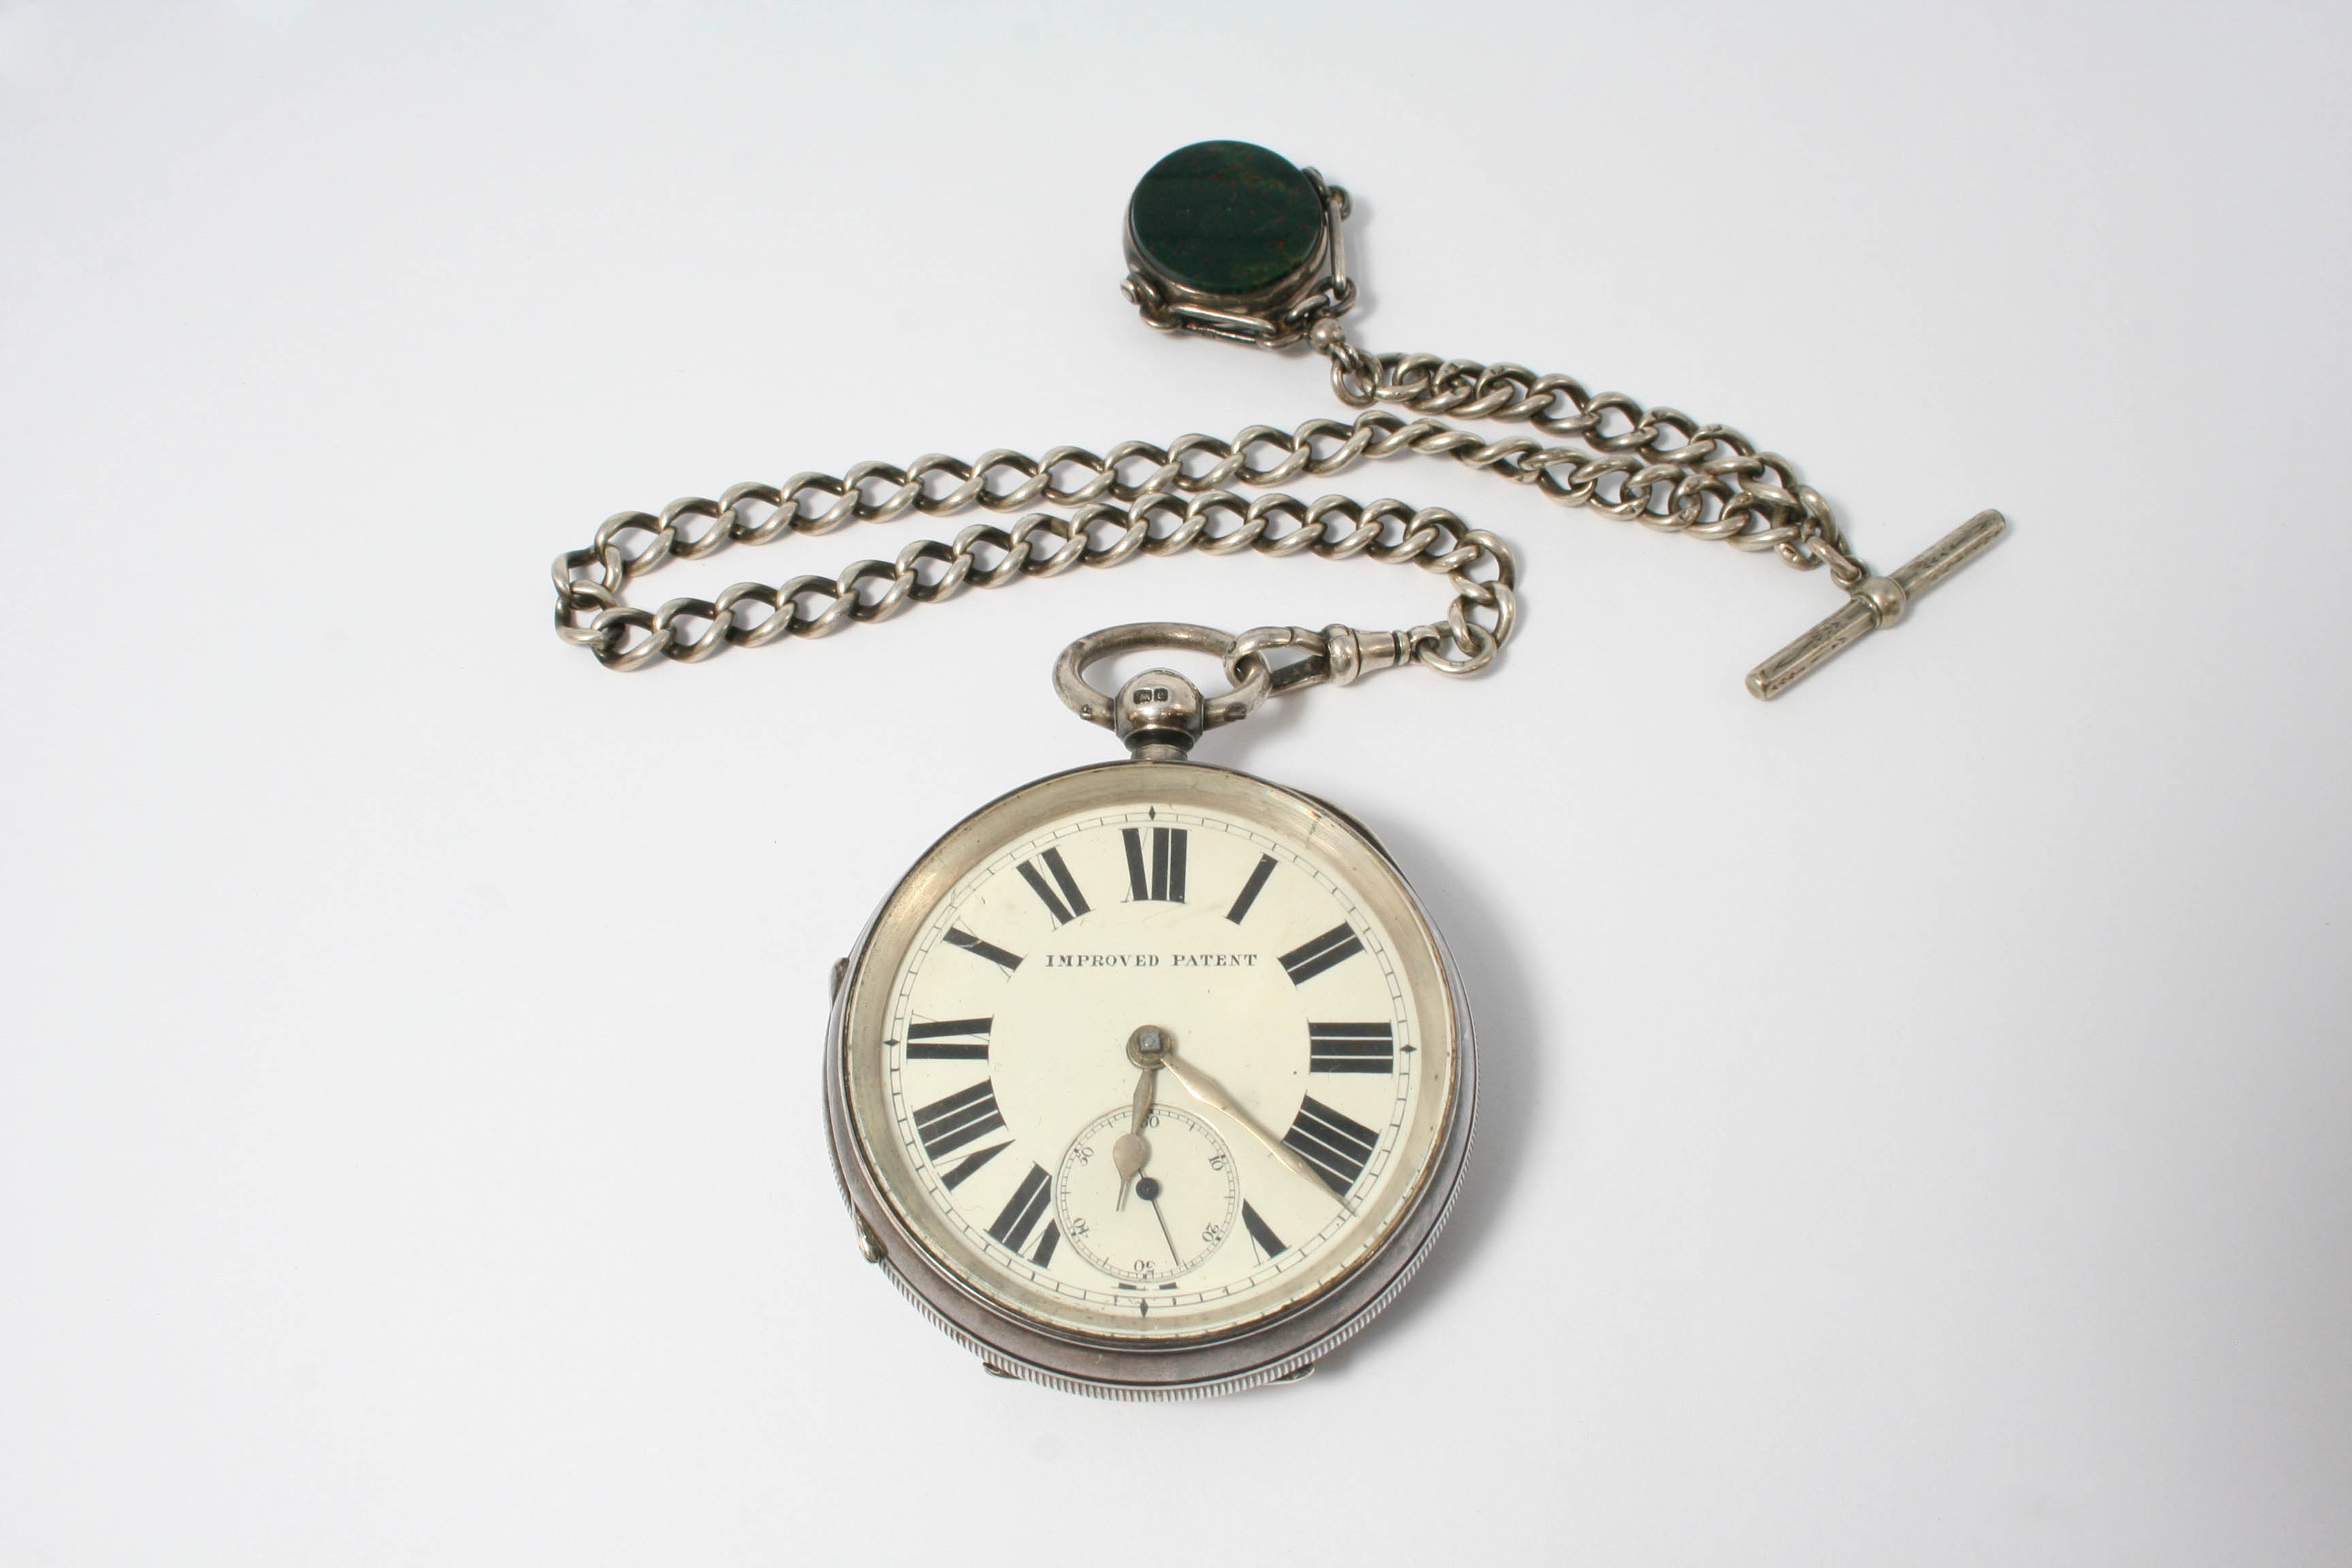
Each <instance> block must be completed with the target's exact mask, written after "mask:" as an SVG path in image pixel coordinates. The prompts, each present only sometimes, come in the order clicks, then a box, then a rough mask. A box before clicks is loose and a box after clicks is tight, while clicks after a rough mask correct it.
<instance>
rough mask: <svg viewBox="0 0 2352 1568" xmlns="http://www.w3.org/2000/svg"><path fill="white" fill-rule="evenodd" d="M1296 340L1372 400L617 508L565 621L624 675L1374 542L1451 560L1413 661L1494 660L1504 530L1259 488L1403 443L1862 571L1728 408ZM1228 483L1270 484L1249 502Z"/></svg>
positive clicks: (560, 591)
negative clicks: (774, 548)
mask: <svg viewBox="0 0 2352 1568" xmlns="http://www.w3.org/2000/svg"><path fill="white" fill-rule="evenodd" d="M1307 335H1308V336H1309V337H1310V338H1311V339H1312V341H1313V342H1314V345H1315V347H1316V348H1317V349H1318V351H1319V352H1321V353H1324V354H1326V355H1328V357H1329V359H1330V361H1331V384H1332V389H1333V390H1334V391H1335V392H1336V393H1338V394H1339V397H1340V399H1341V401H1343V402H1345V403H1347V404H1348V405H1350V406H1352V407H1356V408H1360V409H1361V410H1363V412H1361V413H1359V414H1358V415H1357V416H1356V417H1355V418H1354V420H1353V421H1352V422H1348V423H1342V422H1340V421H1339V420H1336V419H1319V418H1318V419H1309V420H1307V422H1306V423H1305V424H1303V425H1300V426H1297V428H1296V429H1294V430H1288V431H1285V430H1281V429H1277V428H1276V427H1275V426H1270V425H1253V426H1249V427H1248V428H1247V429H1245V430H1244V431H1242V432H1241V433H1240V434H1239V435H1237V436H1236V437H1234V439H1233V440H1232V441H1230V442H1227V441H1221V440H1218V439H1216V438H1215V437H1210V436H1200V435H1194V436H1184V437H1179V438H1178V439H1176V440H1175V441H1173V442H1171V443H1170V444H1169V445H1168V446H1167V447H1156V446H1153V445H1151V444H1150V443H1149V442H1143V441H1128V442H1122V443H1121V444H1119V445H1118V446H1117V447H1112V448H1111V449H1110V451H1109V452H1108V454H1106V455H1102V456H1097V455H1096V454H1095V453H1093V452H1090V451H1087V449H1085V448H1083V447H1054V448H1053V449H1052V450H1050V451H1048V452H1046V453H1045V455H1044V456H1043V457H1042V458H1031V457H1027V456H1024V454H1022V453H1019V452H1014V451H1008V450H1003V449H999V450H996V451H991V452H986V453H983V454H982V456H981V457H980V458H979V459H978V460H977V461H976V462H965V461H963V460H961V459H960V458H952V457H948V456H945V455H942V454H940V453H932V454H929V455H928V456H926V457H922V458H917V459H916V460H915V461H914V462H913V463H911V464H908V466H907V467H905V468H896V467H893V466H891V465H890V464H887V463H860V464H858V465H857V466H856V467H855V468H851V469H849V470H848V471H847V472H846V473H845V474H843V475H840V476H838V477H835V476H834V475H831V474H823V473H802V474H795V475H794V476H793V478H792V479H790V480H788V481H786V482H785V483H784V484H782V485H781V486H778V485H765V484H742V485H737V486H736V487H735V488H734V489H730V490H729V491H727V492H726V494H724V495H723V496H720V497H719V499H718V500H709V499H708V498H705V497H701V496H688V497H685V498H683V499H681V500H674V501H672V502H670V504H669V505H667V507H664V508H663V509H662V510H660V511H659V512H644V511H624V512H616V513H614V515H613V516H611V517H609V518H607V519H605V520H604V525H603V526H602V527H600V528H598V529H597V531H596V534H595V538H594V540H593V542H591V543H590V544H588V545H587V546H586V547H585V548H583V549H579V550H572V551H567V552H564V553H562V554H561V555H559V556H557V557H556V558H555V563H554V580H555V629H556V632H557V634H558V635H559V636H561V637H563V638H564V640H565V641H567V642H572V643H577V644H580V645H582V646H583V647H587V648H588V649H589V650H590V651H591V652H593V654H594V655H595V656H596V658H598V659H599V660H601V661H602V662H603V663H604V665H605V666H606V667H607V668H613V669H638V668H644V667H645V666H646V665H647V664H650V663H652V662H654V661H655V660H656V659H663V658H667V659H674V660H677V661H678V662H680V663H685V664H698V663H700V662H701V661H703V660H704V659H708V658H716V657H717V656H718V655H719V654H721V653H723V652H725V651H726V650H727V649H729V648H730V647H761V646H763V645H765V644H767V643H772V642H775V641H777V640H779V639H780V638H782V637H824V636H825V635H827V634H828V633H831V632H835V631H838V630H839V629H841V627H842V626H844V625H845V624H847V623H849V622H852V621H858V622H864V621H878V620H884V619H887V618H888V617H889V616H894V615H896V614H898V613H899V612H900V611H901V610H904V609H905V608H907V607H908V605H917V604H921V605H927V604H931V603H935V602H937V601H939V600H942V599H950V598H953V597H954V596H955V595H958V594H961V593H962V592H963V591H964V590H965V589H966V588H971V587H982V588H995V587H1002V586H1003V585H1005V584H1009V583H1013V582H1017V581H1019V580H1021V579H1023V578H1026V577H1053V576H1058V575H1060V574H1062V573H1065V572H1067V571H1070V570H1072V569H1074V568H1076V567H1078V566H1097V567H1100V566H1116V565H1118V564H1120V563H1123V562H1126V561H1129V560H1131V559H1133V558H1134V557H1135V556H1137V555H1138V554H1145V555H1176V554H1181V553H1182V552H1185V551H1188V550H1196V549H1197V550H1202V551H1205V552H1209V553H1211V554H1216V555H1223V554H1232V553H1234V552H1240V551H1244V550H1254V551H1257V552H1263V553H1265V554H1268V555H1294V554H1297V553H1299V552H1310V553H1313V554H1315V555H1318V556H1321V557H1323V558H1324V559H1326V560H1333V561H1339V560H1346V559H1349V557H1352V556H1356V555H1370V556H1371V557H1372V558H1373V559H1374V560H1377V561H1384V562H1390V563H1412V564H1414V565H1417V566H1420V567H1422V568H1423V569H1424V570H1426V571H1430V572H1433V573H1437V574H1442V575H1443V576H1444V578H1445V580H1446V584H1447V585H1448V586H1449V587H1450V588H1451V589H1452V590H1453V594H1454V597H1453V599H1452V601H1451V603H1450V604H1449V605H1448V606H1447V609H1446V613H1445V616H1444V619H1443V620H1442V621H1437V622H1432V623H1430V624H1428V625H1424V626H1415V627H1412V628H1411V629H1410V630H1407V631H1403V632H1400V633H1396V634H1393V635H1394V636H1395V637H1399V638H1401V639H1402V643H1403V646H1404V647H1409V649H1410V657H1411V658H1412V660H1413V662H1415V663H1418V664H1420V665H1422V666H1423V668H1430V669H1434V670H1437V671H1439V672H1440V673H1443V674H1448V675H1468V674H1472V673H1475V671H1477V670H1480V669H1483V668H1486V666H1487V665H1488V664H1489V663H1491V662H1492V661H1493V659H1494V658H1495V655H1496V653H1497V652H1498V651H1500V649H1501V647H1502V646H1503V644H1504V643H1505V642H1506V641H1507V640H1508V638H1509V637H1510V635H1511V632H1512V630H1513V628H1514V626H1515V625H1516V623H1517V599H1516V597H1515V595H1514V585H1515V583H1516V577H1517V574H1516V569H1515V565H1514V562H1513V558H1512V554H1511V552H1510V550H1509V548H1508V547H1507V546H1506V545H1505V544H1504V543H1503V542H1501V541H1500V540H1498V539H1496V537H1495V536H1494V535H1493V534H1490V533H1488V532H1486V531H1484V530H1481V529H1473V528H1469V527H1467V526H1465V524H1464V523H1463V521H1462V520H1461V519H1460V518H1458V517H1456V516H1455V515H1454V513H1452V512H1450V511H1448V510H1444V508H1442V507H1423V508H1414V507H1412V506H1409V505H1407V504H1406V503H1405V502H1403V501H1399V500H1375V501H1371V502H1369V503H1361V502H1358V501H1355V500H1349V498H1347V497H1345V496H1338V495H1327V496H1324V497H1322V498H1321V499H1319V500H1313V501H1305V500H1299V499H1298V498H1297V497H1295V496H1292V495H1289V494H1286V493H1284V492H1281V491H1278V490H1271V487H1273V486H1276V485H1282V484H1287V483H1290V482H1292V481H1294V480H1296V479H1300V478H1302V477H1313V478H1318V479H1320V478H1324V477H1327V476H1329V475H1332V474H1337V473H1339V472H1342V471H1344V470H1346V469H1348V468H1353V467H1355V466H1356V465H1357V464H1359V463H1362V462H1367V461H1370V460H1374V459H1378V458H1394V457H1402V456H1406V455H1410V454H1422V455H1427V456H1433V457H1435V456H1444V457H1451V458H1454V460H1455V461H1456V462H1459V463H1462V464H1463V465H1465V467H1468V468H1479V469H1485V470H1487V471H1490V472H1494V473H1497V474H1500V475H1502V476H1503V477H1504V478H1506V479H1512V480H1515V481H1517V482H1518V483H1520V484H1524V485H1532V486H1534V487H1535V488H1536V489H1539V490H1541V491H1542V492H1543V493H1544V494H1545V495H1547V496H1549V497H1550V498H1551V499H1552V500H1556V501H1558V502H1559V503H1560V504H1561V505H1563V506H1580V507H1587V508H1590V509H1591V510H1595V511H1598V512H1601V513H1602V514H1603V515H1606V516H1609V517H1614V518H1620V519H1628V520H1632V521H1639V522H1642V523H1643V524H1644V525H1645V526H1647V527H1650V528H1654V529H1657V530H1660V531H1666V532H1676V533H1686V534H1689V535H1691V536H1693V537H1695V538H1699V539H1719V540H1722V541H1723V542H1726V543H1727V544H1729V545H1730V546H1732V548H1734V549H1736V550H1742V551H1759V552H1760V551H1767V550H1769V551H1771V552H1775V553H1776V554H1778V555H1779V556H1780V558H1781V559H1782V560H1783V561H1785V562H1787V563H1789V564H1790V565H1791V566H1794V567H1798V568H1800V569H1802V570H1811V569H1812V568H1814V567H1817V566H1822V565H1827V566H1828V567H1829V568H1830V572H1831V574H1832V576H1833V577H1835V578H1836V579H1837V581H1838V582H1839V584H1841V585H1843V586H1848V587H1851V586H1852V585H1853V584H1854V583H1856V582H1859V581H1860V580H1861V579H1862V577H1863V576H1864V574H1865V570H1866V569H1865V568H1864V566H1863V565H1862V564H1861V563H1859V562H1858V561H1856V560H1854V559H1853V555H1852V554H1851V552H1849V550H1848V548H1847V546H1846V543H1845V540H1844V537H1843V534H1842V533H1841V532H1840V531H1839V530H1838V527H1837V523H1836V521H1835V520H1834V518H1833V517H1832V514H1831V511H1830V509H1829V506H1828V503H1826V502H1825V501H1823V500H1822V498H1821V496H1820V495H1819V494H1818V493H1817V492H1816V491H1814V490H1813V489H1811V487H1810V486H1808V485H1806V484H1804V483H1802V482H1801V480H1800V479H1798V477H1797V474H1796V470H1795V468H1793V467H1792V466H1791V465H1790V463H1789V462H1788V461H1787V460H1786V459H1784V458H1779V457H1777V456H1775V455H1773V454H1771V453H1769V452H1760V451H1759V450H1757V449H1756V447H1755V446H1754V444H1753V443H1751V442H1749V441H1748V439H1747V437H1743V436H1741V435H1740V434H1739V433H1738V432H1737V431H1735V430H1732V429H1730V428H1728V427H1727V426H1721V425H1701V424H1699V423H1697V422H1696V421H1695V420H1693V419H1691V418H1690V417H1689V416H1686V415H1684V414H1681V413H1679V412H1677V411H1676V410H1674V409H1671V408H1663V407H1661V408H1650V409H1644V408H1643V407H1642V405H1639V404H1638V403H1635V402H1634V401H1633V399H1632V398H1630V397H1627V396H1624V395H1622V394H1620V393H1601V394H1599V395H1594V394H1591V393H1588V392H1586V391H1585V389H1584V388H1583V386H1582V385H1580V384H1579V383H1577V382H1576V381H1575V380H1573V379H1572V378H1570V377H1568V376H1564V375H1540V376H1539V375H1537V374H1534V373H1533V372H1531V371H1528V370H1526V369H1524V368H1522V367H1520V366H1518V365H1514V364H1495V365H1484V364H1479V363H1474V362H1472V361H1468V360H1440V359H1437V358H1435V357H1434V356H1432V355H1427V354H1380V355H1377V356H1375V355H1371V354H1367V353H1364V352H1363V351H1362V350H1360V349H1359V348H1357V347H1356V346H1355V345H1354V344H1352V343H1350V342H1349V341H1348V340H1347V337H1346V334H1345V333H1344V332H1343V331H1340V329H1339V322H1338V321H1336V320H1333V319H1332V318H1331V317H1330V316H1328V315H1326V316H1321V317H1319V318H1318V319H1317V320H1316V321H1313V322H1312V324H1311V328H1310V329H1309V331H1308V333H1307ZM1380 404H1396V405H1402V407H1404V408H1406V409H1409V410H1411V411H1412V413H1413V414H1415V415H1416V416H1419V417H1415V418H1411V419H1408V418H1405V417H1403V416H1401V415H1399V414H1397V413H1395V412H1392V411H1391V410H1390V409H1388V408H1385V407H1380V406H1375V405H1380ZM1439 414H1444V415H1449V416H1454V417H1456V418H1462V419H1493V420H1498V421H1502V422H1505V423H1520V424H1528V425H1532V426H1534V427H1535V428H1536V429H1537V430H1538V431H1540V432H1542V433H1543V434H1544V435H1545V436H1548V437H1554V438H1555V439H1554V442H1553V443H1551V444H1547V443H1546V442H1544V441H1539V440H1537V439H1535V438H1534V437H1526V436H1520V437H1507V438H1505V439H1503V440H1499V441H1486V440H1485V439H1483V438H1481V437H1478V436H1477V435H1475V434H1473V433H1472V432H1470V431H1467V430H1463V429H1459V428H1457V427H1455V426H1452V425H1449V424H1446V423H1444V422H1443V421H1441V420H1439V419H1436V418H1434V417H1431V416H1433V415H1439ZM1563 442H1572V443H1576V444H1575V445H1567V444H1560V443H1563ZM1235 486H1240V487H1244V488H1247V489H1267V490H1270V492H1271V493H1267V494H1263V495H1259V496H1257V497H1255V499H1251V500H1244V498H1242V497H1240V496H1238V495H1236V494H1234V490H1233V488H1232V487H1235ZM1041 503H1042V504H1043V505H1045V506H1049V507H1055V508H1061V509H1064V510H1063V511H1062V512H1061V513H1056V512H1051V511H1039V510H1030V511H1026V512H1025V513H1024V515H1023V516H1022V517H1021V518H1020V519H1019V520H1018V521H1014V522H1013V523H1012V524H1010V525H1009V526H1006V527H998V526H996V525H994V524H992V523H987V522H975V523H973V524H971V525H970V526H968V527H966V528H965V529H963V530H962V531H961V532H959V533H958V534H957V535H956V536H955V538H954V540H953V541H952V542H949V541H943V540H937V539H926V540H919V541H917V542H914V543H911V544H909V545H908V546H907V547H906V548H905V549H903V550H901V551H900V552H898V555H897V557H896V558H895V559H894V560H890V561H873V560H868V561H859V562H856V563H852V564H851V565H849V566H848V567H847V568H845V570H843V571H842V572H841V573H840V574H837V575H835V576H833V577H818V576H802V577H794V578H793V579H791V580H790V581H788V582H785V583H782V584H777V585H774V586H770V585H768V584H760V583H738V584H734V585H732V586H731V587H729V588H727V589H726V590H724V591H723V592H721V593H720V594H719V595H718V596H717V597H716V598H712V599H698V598H677V599H672V600H670V601H669V602H668V603H667V604H665V605H662V606H661V607H660V608H659V609H653V610H649V609H645V608H642V607H638V606H634V605H630V604H629V603H628V602H627V600H626V598H625V590H626V588H627V585H628V584H629V583H630V582H631V581H632V580H633V579H635V578H637V577H642V576H644V575H646V574H648V573H650V572H654V571H656V570H657V569H659V568H660V567H662V566H663V565H666V564H667V563H668V562H670V561H671V560H673V559H677V560H688V561H696V560H700V559H702V558H703V557H705V556H709V555H715V554H717V553H719V552H720V551H722V550H725V549H727V548H729V547H730V546H731V545H735V544H770V543H773V542H776V541H777V540H779V539H781V538H782V537H783V536H784V535H786V534H788V533H793V534H824V533H831V532H833V531H835V530H837V529H840V528H844V527H846V526H848V525H849V524H851V523H854V522H888V521H893V520H895V519H898V518H900V517H904V516H906V515H907V514H908V513H909V512H915V513H919V514H921V515H924V516H927V517H947V516H952V515H954V514H956V513H959V512H964V511H970V510H973V509H975V508H977V509H980V510H986V511H992V512H1012V511H1021V510H1023V509H1024V508H1032V507H1035V506H1038V505H1040V504H1041ZM1327 631H1328V632H1329V633H1333V634H1345V635H1346V637H1347V639H1349V647H1352V646H1353V645H1352V638H1353V637H1354V635H1355V634H1353V633H1352V632H1349V628H1346V627H1331V628H1327ZM1368 635H1381V634H1368ZM1249 636H1250V637H1251V638H1253V639H1255V644H1254V647H1252V648H1251V649H1250V650H1249V651H1250V652H1252V653H1256V652H1259V651H1261V650H1263V649H1265V648H1271V647H1291V648H1295V649H1298V650H1301V651H1303V652H1304V653H1305V654H1306V656H1307V662H1308V665H1309V666H1310V668H1307V669H1305V670H1301V671H1300V672H1299V676H1298V678H1294V679H1290V680H1287V681H1286V682H1284V683H1283V685H1284V689H1287V688H1288V687H1290V686H1296V685H1303V684H1311V683H1312V682H1313V681H1315V680H1320V679H1334V676H1333V673H1332V665H1333V661H1332V659H1331V657H1330V655H1331V649H1330V647H1329V646H1328V639H1327V637H1326V634H1325V633H1318V632H1311V631H1307V630H1306V629H1305V628H1299V627H1290V628H1260V630H1259V631H1257V632H1254V633H1251V634H1249ZM1342 662H1343V663H1344V661H1342ZM1349 678H1351V677H1349Z"/></svg>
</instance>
